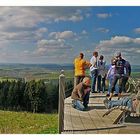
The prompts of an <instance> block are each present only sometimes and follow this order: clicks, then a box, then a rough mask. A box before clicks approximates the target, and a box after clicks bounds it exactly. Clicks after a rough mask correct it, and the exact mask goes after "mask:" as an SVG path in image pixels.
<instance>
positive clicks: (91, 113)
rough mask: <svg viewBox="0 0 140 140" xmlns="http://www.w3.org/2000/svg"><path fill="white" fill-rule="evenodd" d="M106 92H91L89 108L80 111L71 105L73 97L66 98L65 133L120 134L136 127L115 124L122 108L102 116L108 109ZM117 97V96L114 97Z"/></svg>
mask: <svg viewBox="0 0 140 140" xmlns="http://www.w3.org/2000/svg"><path fill="white" fill-rule="evenodd" d="M105 98H106V96H105V94H90V99H89V110H88V111H78V110H76V109H74V108H72V106H71V102H72V99H71V97H69V98H66V99H65V107H64V132H63V134H118V133H126V131H129V130H131V132H136V131H132V130H133V129H134V127H133V128H131V127H129V128H122V127H120V126H119V125H117V124H113V123H114V121H115V120H116V118H117V117H118V116H119V115H120V113H121V111H120V110H114V111H113V112H111V113H110V114H109V115H107V116H105V117H102V115H103V114H104V113H105V112H106V111H107V109H106V108H105V107H104V104H103V100H104V99H105ZM113 99H115V100H116V99H117V97H113Z"/></svg>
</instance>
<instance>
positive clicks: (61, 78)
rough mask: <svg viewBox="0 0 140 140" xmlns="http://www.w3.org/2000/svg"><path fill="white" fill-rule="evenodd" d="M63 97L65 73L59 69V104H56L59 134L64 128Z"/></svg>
mask: <svg viewBox="0 0 140 140" xmlns="http://www.w3.org/2000/svg"><path fill="white" fill-rule="evenodd" d="M64 98H65V75H64V71H63V70H62V71H61V74H60V76H59V106H58V115H59V116H58V117H59V118H58V120H59V121H58V131H59V134H61V132H63V130H64Z"/></svg>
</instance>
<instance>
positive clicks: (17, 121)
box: [0, 111, 58, 134]
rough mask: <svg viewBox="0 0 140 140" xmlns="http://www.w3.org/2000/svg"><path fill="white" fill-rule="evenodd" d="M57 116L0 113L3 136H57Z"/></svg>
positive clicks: (0, 128) (0, 126)
mask: <svg viewBox="0 0 140 140" xmlns="http://www.w3.org/2000/svg"><path fill="white" fill-rule="evenodd" d="M57 126H58V115H57V114H55V113H54V114H37V113H36V114H33V113H27V112H12V111H0V133H1V134H57V133H58V130H57Z"/></svg>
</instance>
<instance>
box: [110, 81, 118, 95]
mask: <svg viewBox="0 0 140 140" xmlns="http://www.w3.org/2000/svg"><path fill="white" fill-rule="evenodd" d="M112 83H113V78H110V79H109V86H108V94H110V92H111V87H112ZM118 93H119V87H118V84H117V83H116V85H115V94H118Z"/></svg>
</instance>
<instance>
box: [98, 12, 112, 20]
mask: <svg viewBox="0 0 140 140" xmlns="http://www.w3.org/2000/svg"><path fill="white" fill-rule="evenodd" d="M96 16H97V17H98V18H101V19H106V18H109V17H112V14H111V13H98V14H96Z"/></svg>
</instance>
